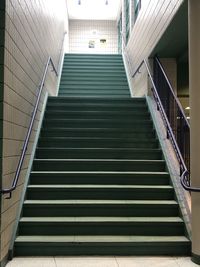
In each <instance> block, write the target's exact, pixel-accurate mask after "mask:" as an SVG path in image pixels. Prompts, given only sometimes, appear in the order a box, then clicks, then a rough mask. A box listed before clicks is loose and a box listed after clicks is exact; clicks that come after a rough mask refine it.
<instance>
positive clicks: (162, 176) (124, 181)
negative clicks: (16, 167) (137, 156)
mask: <svg viewBox="0 0 200 267" xmlns="http://www.w3.org/2000/svg"><path fill="white" fill-rule="evenodd" d="M30 182H31V184H53V185H56V184H97V185H102V184H118V185H142V184H143V185H157V186H158V185H168V184H169V173H167V172H127V171H126V172H113V171H111V172H100V171H97V172H78V171H62V172H61V171H59V172H56V171H50V172H49V171H47V172H45V171H32V172H31V176H30Z"/></svg>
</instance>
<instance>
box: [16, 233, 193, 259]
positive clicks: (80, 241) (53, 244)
mask: <svg viewBox="0 0 200 267" xmlns="http://www.w3.org/2000/svg"><path fill="white" fill-rule="evenodd" d="M190 248H191V244H190V241H189V240H188V239H187V238H186V237H184V236H169V237H168V236H19V237H17V239H16V242H15V253H16V256H21V255H26V256H30V255H35V256H63V255H174V256H175V255H176V256H182V255H189V253H190ZM22 251H23V253H22Z"/></svg>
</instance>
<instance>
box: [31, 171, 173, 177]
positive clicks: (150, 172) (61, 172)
mask: <svg viewBox="0 0 200 267" xmlns="http://www.w3.org/2000/svg"><path fill="white" fill-rule="evenodd" d="M31 173H32V174H115V175H120V174H122V175H123V174H130V175H131V174H132V175H148V174H149V175H152V174H153V175H158V176H159V175H161V174H162V175H169V173H168V172H162V171H156V172H153V171H147V172H145V171H140V172H138V171H31Z"/></svg>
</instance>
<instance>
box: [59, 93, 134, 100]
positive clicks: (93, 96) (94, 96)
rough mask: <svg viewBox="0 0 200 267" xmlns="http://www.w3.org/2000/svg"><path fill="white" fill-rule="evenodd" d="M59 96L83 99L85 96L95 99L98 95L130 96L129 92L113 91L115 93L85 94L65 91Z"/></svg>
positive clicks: (107, 96) (110, 96) (108, 96)
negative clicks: (118, 92) (119, 92)
mask: <svg viewBox="0 0 200 267" xmlns="http://www.w3.org/2000/svg"><path fill="white" fill-rule="evenodd" d="M60 96H64V97H74V98H75V97H82V98H83V99H84V98H85V97H88V96H89V97H90V98H91V99H95V98H100V97H106V98H108V99H109V98H113V97H115V98H116V99H122V98H125V99H126V98H127V97H129V96H130V94H129V93H127V94H125V93H124V94H117V93H115V94H113V93H112V94H106V95H105V94H85V93H83V94H80V93H77V94H76V93H70V94H68V93H65V94H60Z"/></svg>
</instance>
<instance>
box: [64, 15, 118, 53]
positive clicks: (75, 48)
mask: <svg viewBox="0 0 200 267" xmlns="http://www.w3.org/2000/svg"><path fill="white" fill-rule="evenodd" d="M69 39H70V40H69V44H70V48H69V51H70V53H96V54H117V53H118V32H117V24H116V22H115V21H101V20H99V21H95V20H70V21H69ZM100 39H106V44H104V45H102V44H100ZM90 40H92V41H95V48H89V47H88V44H89V41H90Z"/></svg>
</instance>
